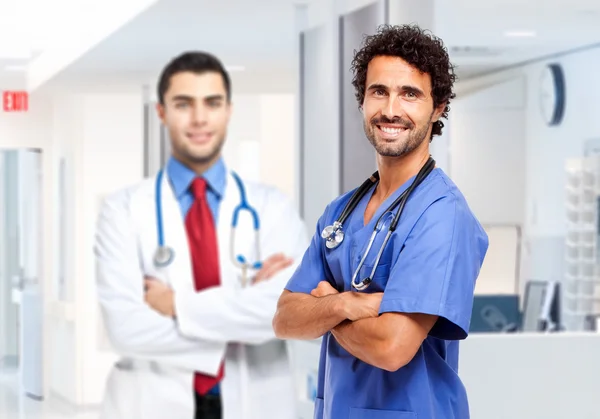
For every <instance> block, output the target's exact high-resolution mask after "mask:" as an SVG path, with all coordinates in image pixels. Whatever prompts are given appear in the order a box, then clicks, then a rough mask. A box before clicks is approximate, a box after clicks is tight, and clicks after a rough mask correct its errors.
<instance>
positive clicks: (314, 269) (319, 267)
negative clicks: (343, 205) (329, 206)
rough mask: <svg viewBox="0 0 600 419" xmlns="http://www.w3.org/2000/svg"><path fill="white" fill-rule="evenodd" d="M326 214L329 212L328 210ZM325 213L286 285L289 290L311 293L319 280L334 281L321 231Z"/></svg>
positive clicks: (323, 225)
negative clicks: (326, 259)
mask: <svg viewBox="0 0 600 419" xmlns="http://www.w3.org/2000/svg"><path fill="white" fill-rule="evenodd" d="M325 214H327V210H326V211H325ZM325 214H323V215H322V216H321V218H320V219H319V221H318V222H317V230H316V232H315V234H314V235H313V238H312V240H311V242H310V246H309V247H308V249H307V250H306V252H305V253H304V256H303V257H302V262H301V263H300V265H299V266H298V268H297V269H296V271H295V272H294V274H293V275H292V277H291V278H290V280H289V281H288V283H287V285H286V286H285V289H286V290H288V291H291V292H302V293H305V294H310V292H311V291H312V290H313V289H315V288H316V287H317V285H319V282H321V281H329V282H332V280H331V277H332V276H331V272H330V271H329V268H328V267H327V263H326V261H325V245H324V242H323V239H322V238H321V231H322V230H323V228H325V222H324V220H325V216H326V215H325Z"/></svg>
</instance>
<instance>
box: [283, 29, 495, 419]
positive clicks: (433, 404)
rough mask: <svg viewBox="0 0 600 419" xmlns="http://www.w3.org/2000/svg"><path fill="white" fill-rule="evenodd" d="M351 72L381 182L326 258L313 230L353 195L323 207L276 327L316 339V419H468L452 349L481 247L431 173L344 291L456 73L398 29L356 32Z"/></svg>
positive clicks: (434, 129)
mask: <svg viewBox="0 0 600 419" xmlns="http://www.w3.org/2000/svg"><path fill="white" fill-rule="evenodd" d="M352 69H353V71H354V76H355V77H354V80H353V85H354V87H355V89H356V97H357V99H358V105H359V108H360V109H361V112H362V114H363V117H364V129H365V134H366V137H367V138H368V140H369V141H370V143H371V144H372V145H373V147H374V148H375V150H376V152H377V165H378V170H379V176H380V180H379V181H378V182H377V183H375V185H374V186H373V187H372V188H371V189H370V190H369V191H368V192H367V193H366V194H365V195H364V196H363V198H362V199H361V200H360V201H359V202H358V204H357V205H356V208H355V209H354V210H353V211H352V213H351V215H350V216H349V217H348V218H347V220H346V221H345V222H344V224H343V228H344V232H345V238H344V240H343V241H342V243H341V244H340V245H339V246H338V247H336V248H333V249H329V248H328V247H326V246H325V241H324V239H323V238H322V237H321V232H322V231H323V229H324V228H325V227H327V226H330V225H332V224H333V222H334V221H335V220H336V219H337V218H338V217H339V216H340V214H341V212H342V210H343V209H344V207H345V206H346V204H347V203H348V201H349V199H350V197H351V196H352V193H353V192H354V191H350V192H348V193H346V194H344V195H342V196H340V197H339V198H337V199H335V200H334V201H333V202H332V203H330V204H329V205H328V206H327V208H326V209H325V212H324V214H323V215H322V216H321V218H320V219H319V221H318V224H317V228H316V232H315V235H314V237H313V239H312V242H311V245H310V247H309V249H308V250H307V252H306V254H305V255H304V258H303V261H302V263H301V265H300V266H299V267H298V269H297V271H296V272H295V274H294V275H293V277H292V278H291V279H290V281H289V282H288V284H287V286H286V290H284V292H283V294H282V296H281V297H280V300H279V304H278V310H277V314H276V315H275V318H274V320H273V325H274V327H275V332H276V334H277V336H278V337H280V338H286V339H316V338H319V337H321V336H323V340H322V347H321V359H320V365H319V385H318V392H317V399H316V403H315V418H325V419H342V418H344V419H346V418H350V419H367V418H368V419H392V418H394V419H400V418H402V419H417V418H418V419H442V418H443V419H452V418H455V419H467V418H469V407H468V401H467V395H466V391H465V388H464V386H463V384H462V383H461V380H460V379H459V377H458V374H457V370H458V341H459V340H461V339H465V338H466V337H467V334H468V330H469V323H470V316H471V310H472V304H473V293H474V288H475V281H476V279H477V276H478V275H479V271H480V268H481V265H482V263H483V259H484V257H485V254H486V252H487V248H488V238H487V235H486V233H485V231H484V230H483V228H482V226H481V225H480V223H479V222H478V221H477V219H476V218H475V216H474V215H473V213H472V212H471V210H470V209H469V206H468V204H467V202H466V200H465V198H464V196H463V195H462V193H461V192H460V191H459V189H458V188H457V187H456V185H455V184H454V183H453V182H452V180H450V179H449V178H448V176H447V175H446V174H445V173H444V172H443V171H442V170H441V169H439V168H434V169H433V170H432V171H431V172H430V173H429V175H428V176H427V177H426V178H425V179H424V180H423V181H422V183H420V184H419V186H417V187H416V188H415V189H414V191H413V192H412V193H411V195H410V197H409V199H408V201H407V203H406V206H405V207H404V211H403V212H402V217H401V218H400V221H399V224H398V225H397V228H396V230H395V231H394V233H393V234H392V236H391V239H390V241H389V242H388V243H387V245H386V246H385V248H384V251H383V253H382V255H381V259H380V261H379V264H378V266H377V269H376V271H375V274H374V275H373V276H372V282H371V283H370V285H369V287H368V288H367V289H366V290H364V291H357V289H355V288H353V287H352V285H351V281H352V277H353V274H354V272H355V270H356V269H357V267H358V266H359V262H360V260H361V258H362V257H363V255H364V253H365V250H366V247H367V244H368V242H369V239H370V237H371V234H372V233H373V230H374V227H375V225H376V223H377V221H378V219H379V218H380V216H381V215H382V214H384V213H385V211H386V209H387V208H388V207H389V205H390V204H391V203H392V202H393V201H394V200H395V199H396V198H398V197H399V196H400V194H402V193H403V192H404V191H405V190H407V188H408V187H409V186H410V185H411V184H412V182H413V180H414V179H415V177H416V175H417V173H418V172H419V171H420V169H421V168H422V167H423V166H424V165H425V163H426V162H427V161H428V159H429V157H430V155H429V143H430V142H431V140H432V139H433V137H434V136H436V135H440V134H441V132H442V128H443V123H442V122H441V121H440V118H447V116H448V112H449V106H448V105H449V103H450V99H453V98H454V94H453V92H452V86H453V83H454V80H455V75H454V72H453V67H452V65H451V64H450V62H449V58H448V54H447V52H446V49H445V47H444V46H443V44H442V42H441V41H440V40H439V39H438V38H436V37H435V36H433V35H430V34H428V33H426V32H424V31H422V30H421V29H420V28H418V27H417V26H412V25H411V26H408V25H407V26H395V27H392V26H383V27H382V28H380V30H379V31H378V33H377V34H375V35H372V36H369V37H367V38H366V39H365V43H364V45H363V47H362V49H360V50H359V51H358V52H357V53H356V55H355V57H354V60H353V63H352ZM365 158H369V156H365ZM369 175H370V173H369V174H365V178H366V177H368V176H369ZM474 175H476V174H474ZM396 211H397V209H395V210H394V213H396ZM382 221H383V224H384V226H383V229H382V230H381V232H380V234H378V235H377V236H376V239H375V241H374V243H373V246H372V249H371V252H370V253H368V256H367V258H366V259H365V261H364V264H363V266H362V268H361V269H360V271H359V273H358V279H357V280H356V282H359V281H360V280H361V279H362V278H365V277H367V276H369V275H370V273H371V271H372V269H373V266H374V265H375V259H376V256H377V253H378V252H379V249H380V248H381V247H382V244H383V238H384V236H385V234H386V233H387V232H388V227H389V224H390V222H389V217H383V218H382Z"/></svg>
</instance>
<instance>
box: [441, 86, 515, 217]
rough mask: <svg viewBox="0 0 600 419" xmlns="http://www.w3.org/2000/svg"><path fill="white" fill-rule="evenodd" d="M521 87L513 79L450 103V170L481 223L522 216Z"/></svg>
mask: <svg viewBox="0 0 600 419" xmlns="http://www.w3.org/2000/svg"><path fill="white" fill-rule="evenodd" d="M525 86H526V85H525V80H524V79H523V78H516V79H513V80H511V81H508V82H504V83H502V84H498V85H494V86H490V87H489V88H487V89H484V90H480V91H477V92H475V93H473V94H470V95H464V96H462V97H460V98H459V99H458V100H455V101H453V102H452V103H451V105H450V106H451V111H450V114H449V115H450V117H451V119H452V125H451V127H449V128H450V133H449V135H450V151H451V157H450V175H451V177H452V179H453V180H454V182H455V183H456V184H457V186H458V187H459V188H460V189H461V191H462V192H463V194H464V195H465V197H466V198H467V201H468V202H469V205H470V206H471V209H472V210H473V211H474V213H475V215H476V216H477V217H478V218H479V220H480V221H481V222H482V223H483V224H495V225H502V224H509V225H514V224H517V225H522V224H523V221H524V198H525V184H524V182H523V181H522V180H523V178H524V175H525V135H526V127H525V124H526V121H525V112H524V110H525Z"/></svg>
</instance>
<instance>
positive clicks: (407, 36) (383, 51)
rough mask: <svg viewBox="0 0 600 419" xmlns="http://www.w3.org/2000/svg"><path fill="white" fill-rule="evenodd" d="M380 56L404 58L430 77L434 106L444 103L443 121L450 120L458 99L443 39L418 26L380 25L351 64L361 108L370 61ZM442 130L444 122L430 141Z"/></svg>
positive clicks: (438, 126)
mask: <svg viewBox="0 0 600 419" xmlns="http://www.w3.org/2000/svg"><path fill="white" fill-rule="evenodd" d="M377 56H392V57H399V58H402V59H403V60H404V61H406V62H407V63H409V64H410V65H412V66H413V67H415V68H416V69H418V70H419V71H421V72H423V73H427V74H429V75H430V76H431V93H432V96H433V106H434V108H437V107H438V106H439V105H441V104H442V103H446V107H445V109H444V111H443V112H442V118H446V119H447V118H448V112H450V106H449V104H450V99H454V98H455V97H456V95H455V94H454V93H453V91H452V86H453V84H454V81H455V80H456V74H454V66H453V65H452V64H451V63H450V59H449V57H448V51H447V50H446V47H445V46H444V44H443V42H442V40H441V39H439V38H438V37H436V36H434V35H433V34H431V33H429V32H428V31H426V30H423V29H421V28H419V27H418V26H417V25H399V26H398V25H396V26H392V25H381V26H380V27H379V28H378V29H377V33H376V34H374V35H368V36H366V37H365V38H364V41H363V45H362V48H361V49H360V50H359V51H358V52H355V56H354V59H353V61H352V71H353V72H354V79H353V80H352V85H353V86H354V88H355V89H356V99H357V100H358V103H359V106H360V105H362V103H363V101H364V99H365V88H366V86H365V84H366V82H367V68H368V66H369V63H370V62H371V60H372V59H373V58H375V57H377ZM443 127H444V124H443V122H442V121H439V120H438V121H437V122H435V123H434V124H433V128H432V130H431V138H433V136H434V135H441V133H442V128H443Z"/></svg>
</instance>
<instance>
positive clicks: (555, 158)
mask: <svg viewBox="0 0 600 419" xmlns="http://www.w3.org/2000/svg"><path fill="white" fill-rule="evenodd" d="M549 62H558V63H560V64H561V65H562V66H563V69H564V72H565V77H566V104H567V105H566V110H565V114H564V119H563V121H562V123H561V124H560V125H559V126H554V127H550V126H547V125H546V123H545V121H544V119H543V118H542V115H541V112H540V99H539V98H540V90H541V89H540V84H541V83H540V82H541V75H542V71H543V69H544V67H545V65H547V64H548V63H549ZM599 65H600V49H598V48H594V49H588V50H584V51H579V52H576V53H565V54H563V55H561V56H558V57H555V58H554V59H552V60H551V61H550V60H548V61H540V62H536V63H532V64H528V65H525V66H521V67H517V68H513V69H510V70H506V71H503V72H499V73H496V74H493V75H489V76H486V77H482V78H477V79H473V80H469V81H466V82H463V83H459V85H458V86H457V87H458V89H457V90H458V92H459V99H458V100H457V101H456V106H454V107H453V108H452V111H451V118H452V127H453V128H452V135H451V141H450V143H451V146H450V148H451V166H452V172H451V173H452V174H453V175H456V176H455V180H456V181H457V183H458V184H459V186H464V191H465V194H467V196H468V198H469V202H470V203H472V205H473V208H474V210H475V211H476V213H478V215H481V216H482V219H483V221H486V222H487V221H494V222H496V221H503V222H504V221H506V222H507V221H517V220H519V219H521V220H522V225H523V252H522V259H521V273H520V276H521V288H522V286H523V285H524V281H526V280H527V279H532V278H536V279H558V280H560V279H562V278H563V260H564V235H565V231H566V223H565V221H566V220H565V202H564V199H565V192H564V187H565V182H566V176H565V164H566V161H567V160H568V159H569V158H573V157H579V156H582V155H583V151H584V143H585V142H586V140H588V139H591V138H599V137H600V118H598V116H597V109H598V107H597V105H596V104H597V98H598V97H599V95H600V80H599V79H598V77H596V72H595V68H597V67H598V66H599ZM519 85H521V86H522V87H518V86H519ZM473 97H478V98H479V100H478V102H477V103H478V104H480V105H481V106H482V107H483V108H484V109H485V108H487V109H490V108H493V107H494V106H496V104H497V103H498V102H499V103H505V102H506V100H507V99H511V101H512V102H514V104H515V105H517V104H519V103H522V105H523V106H522V110H521V111H518V109H519V106H511V107H510V109H512V111H515V112H512V111H510V112H503V113H499V114H497V116H496V117H495V118H491V117H490V118H488V122H487V124H488V127H487V132H488V135H487V136H486V138H485V139H484V138H482V139H481V144H484V146H481V145H476V144H475V143H474V142H473V143H472V146H471V145H469V149H468V150H463V149H457V148H455V144H461V143H462V142H464V139H463V138H462V137H463V135H466V136H467V137H469V138H470V137H471V136H473V135H475V134H477V133H480V132H484V131H485V127H483V126H482V125H485V123H483V122H482V121H481V120H480V118H479V115H480V113H481V112H480V111H478V110H477V107H476V106H473V107H471V109H469V108H468V107H465V106H463V103H464V102H468V101H469V98H473ZM477 103H476V102H474V103H473V104H474V105H475V104H477ZM477 106H479V105H477ZM490 116H491V114H490ZM515 121H516V122H517V123H518V124H519V123H521V121H523V122H524V129H525V131H524V136H523V142H522V143H521V144H518V142H517V141H516V139H517V136H513V135H507V136H505V135H504V133H505V132H510V133H514V130H515V127H514V126H513V123H514V122H515ZM490 139H491V140H493V141H489V140H490ZM469 141H471V140H469ZM466 145H467V144H465V146H466ZM471 147H473V148H471ZM493 155H495V156H497V157H499V158H500V160H498V162H500V163H495V162H492V161H491V160H490V159H489V157H490V156H493ZM486 156H487V157H486ZM480 157H482V158H483V161H482V160H481V159H480ZM458 162H460V166H459V167H456V166H457V165H458ZM484 162H485V165H484V164H483V163H484ZM509 163H511V166H510V167H509ZM512 164H517V166H513V165H512ZM514 167H518V169H517V172H516V173H515V171H514V169H513V168H514ZM490 169H491V170H490ZM492 172H493V173H494V176H496V177H495V178H494V179H492V178H490V177H491V176H492ZM474 174H476V175H474ZM489 184H492V185H494V186H495V187H494V188H488V187H487V185H489ZM521 194H523V195H522V196H523V199H518V197H517V196H518V195H521ZM509 198H511V199H509ZM519 206H522V207H521V208H519Z"/></svg>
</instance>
